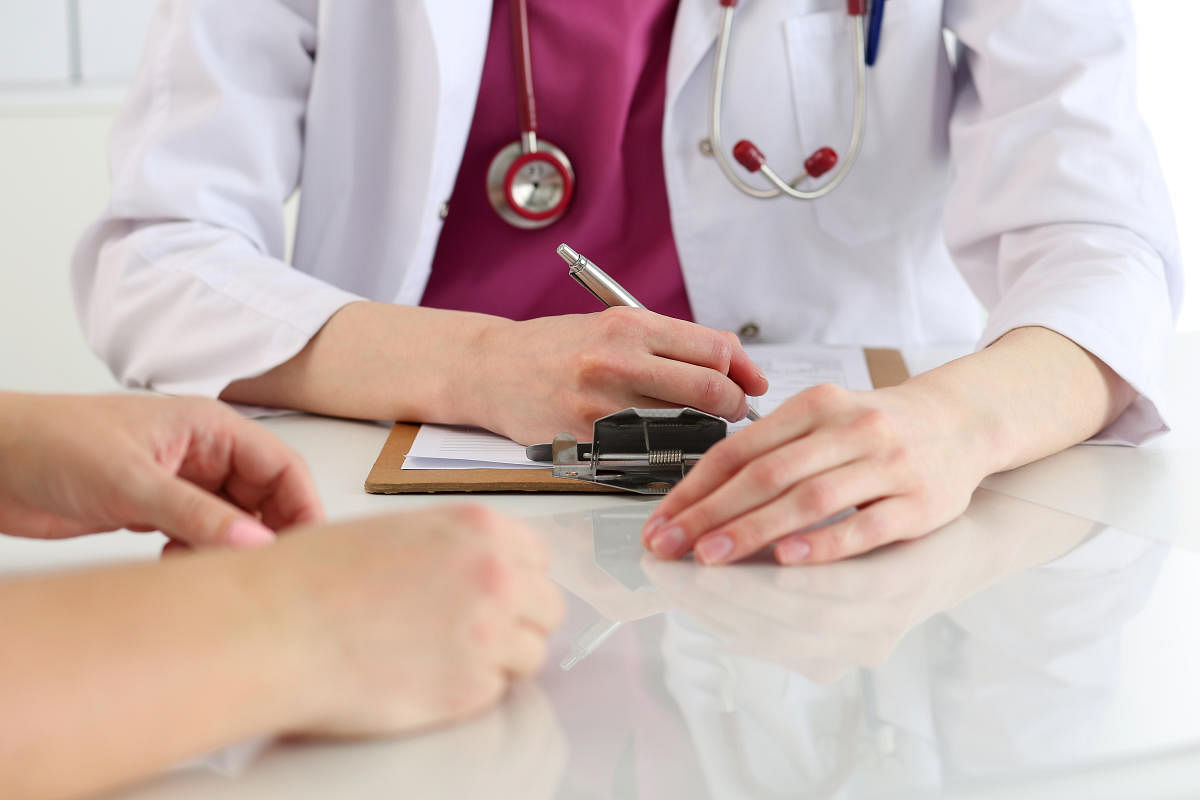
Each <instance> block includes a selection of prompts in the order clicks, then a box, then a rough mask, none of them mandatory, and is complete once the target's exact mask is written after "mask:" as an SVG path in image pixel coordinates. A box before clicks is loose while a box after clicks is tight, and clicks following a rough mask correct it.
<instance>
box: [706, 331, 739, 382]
mask: <svg viewBox="0 0 1200 800" xmlns="http://www.w3.org/2000/svg"><path fill="white" fill-rule="evenodd" d="M736 341H737V337H736V336H734V335H733V334H732V333H729V332H727V331H726V332H722V333H720V334H719V335H717V336H714V337H713V339H712V353H711V354H710V355H709V358H711V359H712V366H713V369H715V370H717V371H718V372H720V373H721V374H723V375H725V374H728V373H729V365H730V364H731V363H733V352H734V350H733V348H734V342H736Z"/></svg>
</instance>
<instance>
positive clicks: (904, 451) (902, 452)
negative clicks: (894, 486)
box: [886, 445, 916, 476]
mask: <svg viewBox="0 0 1200 800" xmlns="http://www.w3.org/2000/svg"><path fill="white" fill-rule="evenodd" d="M886 466H887V468H888V470H889V471H890V472H891V473H892V474H894V475H898V476H910V475H913V474H914V473H916V463H915V459H914V458H913V452H912V448H910V447H908V446H907V445H896V446H895V447H893V448H892V449H891V450H890V451H889V452H888V454H887V460H886Z"/></svg>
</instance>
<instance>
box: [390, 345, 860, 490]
mask: <svg viewBox="0 0 1200 800" xmlns="http://www.w3.org/2000/svg"><path fill="white" fill-rule="evenodd" d="M746 353H747V354H749V356H750V357H751V358H752V359H754V363H756V364H758V366H759V368H761V369H762V371H763V372H764V373H765V374H766V376H767V381H768V383H769V384H770V388H769V389H768V391H767V393H766V394H765V395H763V396H762V397H759V398H752V401H751V402H752V405H753V406H754V408H755V409H756V410H757V411H758V412H759V413H760V414H763V415H766V414H769V413H771V412H772V411H774V410H775V409H776V408H778V407H779V406H780V405H782V404H783V402H784V401H785V400H787V399H788V398H789V397H791V396H793V395H795V394H798V393H800V392H802V391H804V390H805V389H808V388H810V387H812V386H816V385H818V384H822V383H836V384H838V385H839V386H845V387H846V388H848V389H870V388H871V374H870V372H869V371H868V370H867V359H866V356H865V355H863V351H862V349H861V348H858V347H829V346H825V345H800V344H760V345H750V346H748V347H747V348H746ZM748 424H750V423H749V422H740V423H737V424H736V425H731V426H730V430H738V429H740V428H742V427H745V426H746V425H748ZM539 467H540V468H543V469H544V468H545V467H546V465H545V464H540V463H537V462H535V461H530V460H529V459H527V458H526V457H525V448H524V447H522V446H521V445H519V444H516V443H515V442H513V441H511V440H509V439H505V438H504V437H503V436H499V435H497V434H494V433H490V432H488V431H485V430H483V429H481V428H471V427H467V426H463V425H422V426H421V429H420V431H418V432H417V436H416V438H415V439H413V443H412V447H411V448H410V449H409V451H408V456H407V457H406V458H405V459H404V467H403V468H404V469H529V468H539Z"/></svg>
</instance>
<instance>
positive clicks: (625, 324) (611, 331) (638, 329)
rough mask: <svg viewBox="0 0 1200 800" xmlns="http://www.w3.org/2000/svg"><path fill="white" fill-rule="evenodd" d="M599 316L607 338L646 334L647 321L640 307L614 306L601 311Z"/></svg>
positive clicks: (602, 329) (633, 336)
mask: <svg viewBox="0 0 1200 800" xmlns="http://www.w3.org/2000/svg"><path fill="white" fill-rule="evenodd" d="M598 316H599V325H600V331H601V333H602V335H604V336H605V337H607V338H611V339H618V340H624V339H626V338H636V337H640V336H643V335H645V332H646V328H647V326H646V321H645V320H644V319H643V315H642V314H640V313H638V309H634V308H627V307H625V306H613V307H612V308H606V309H605V310H603V311H601V312H600V314H599V315H598Z"/></svg>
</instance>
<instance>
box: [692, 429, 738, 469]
mask: <svg viewBox="0 0 1200 800" xmlns="http://www.w3.org/2000/svg"><path fill="white" fill-rule="evenodd" d="M735 439H736V437H729V438H726V439H722V440H721V441H719V442H717V443H716V444H715V445H713V446H712V447H710V448H709V449H708V452H706V453H705V454H704V456H703V457H702V458H701V459H700V461H701V463H702V464H706V465H707V466H708V469H709V470H715V471H716V472H718V473H722V474H724V473H728V472H730V471H732V470H733V469H735V468H737V466H738V465H740V464H741V461H742V457H741V453H740V451H739V448H738V443H737V441H736V440H735Z"/></svg>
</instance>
